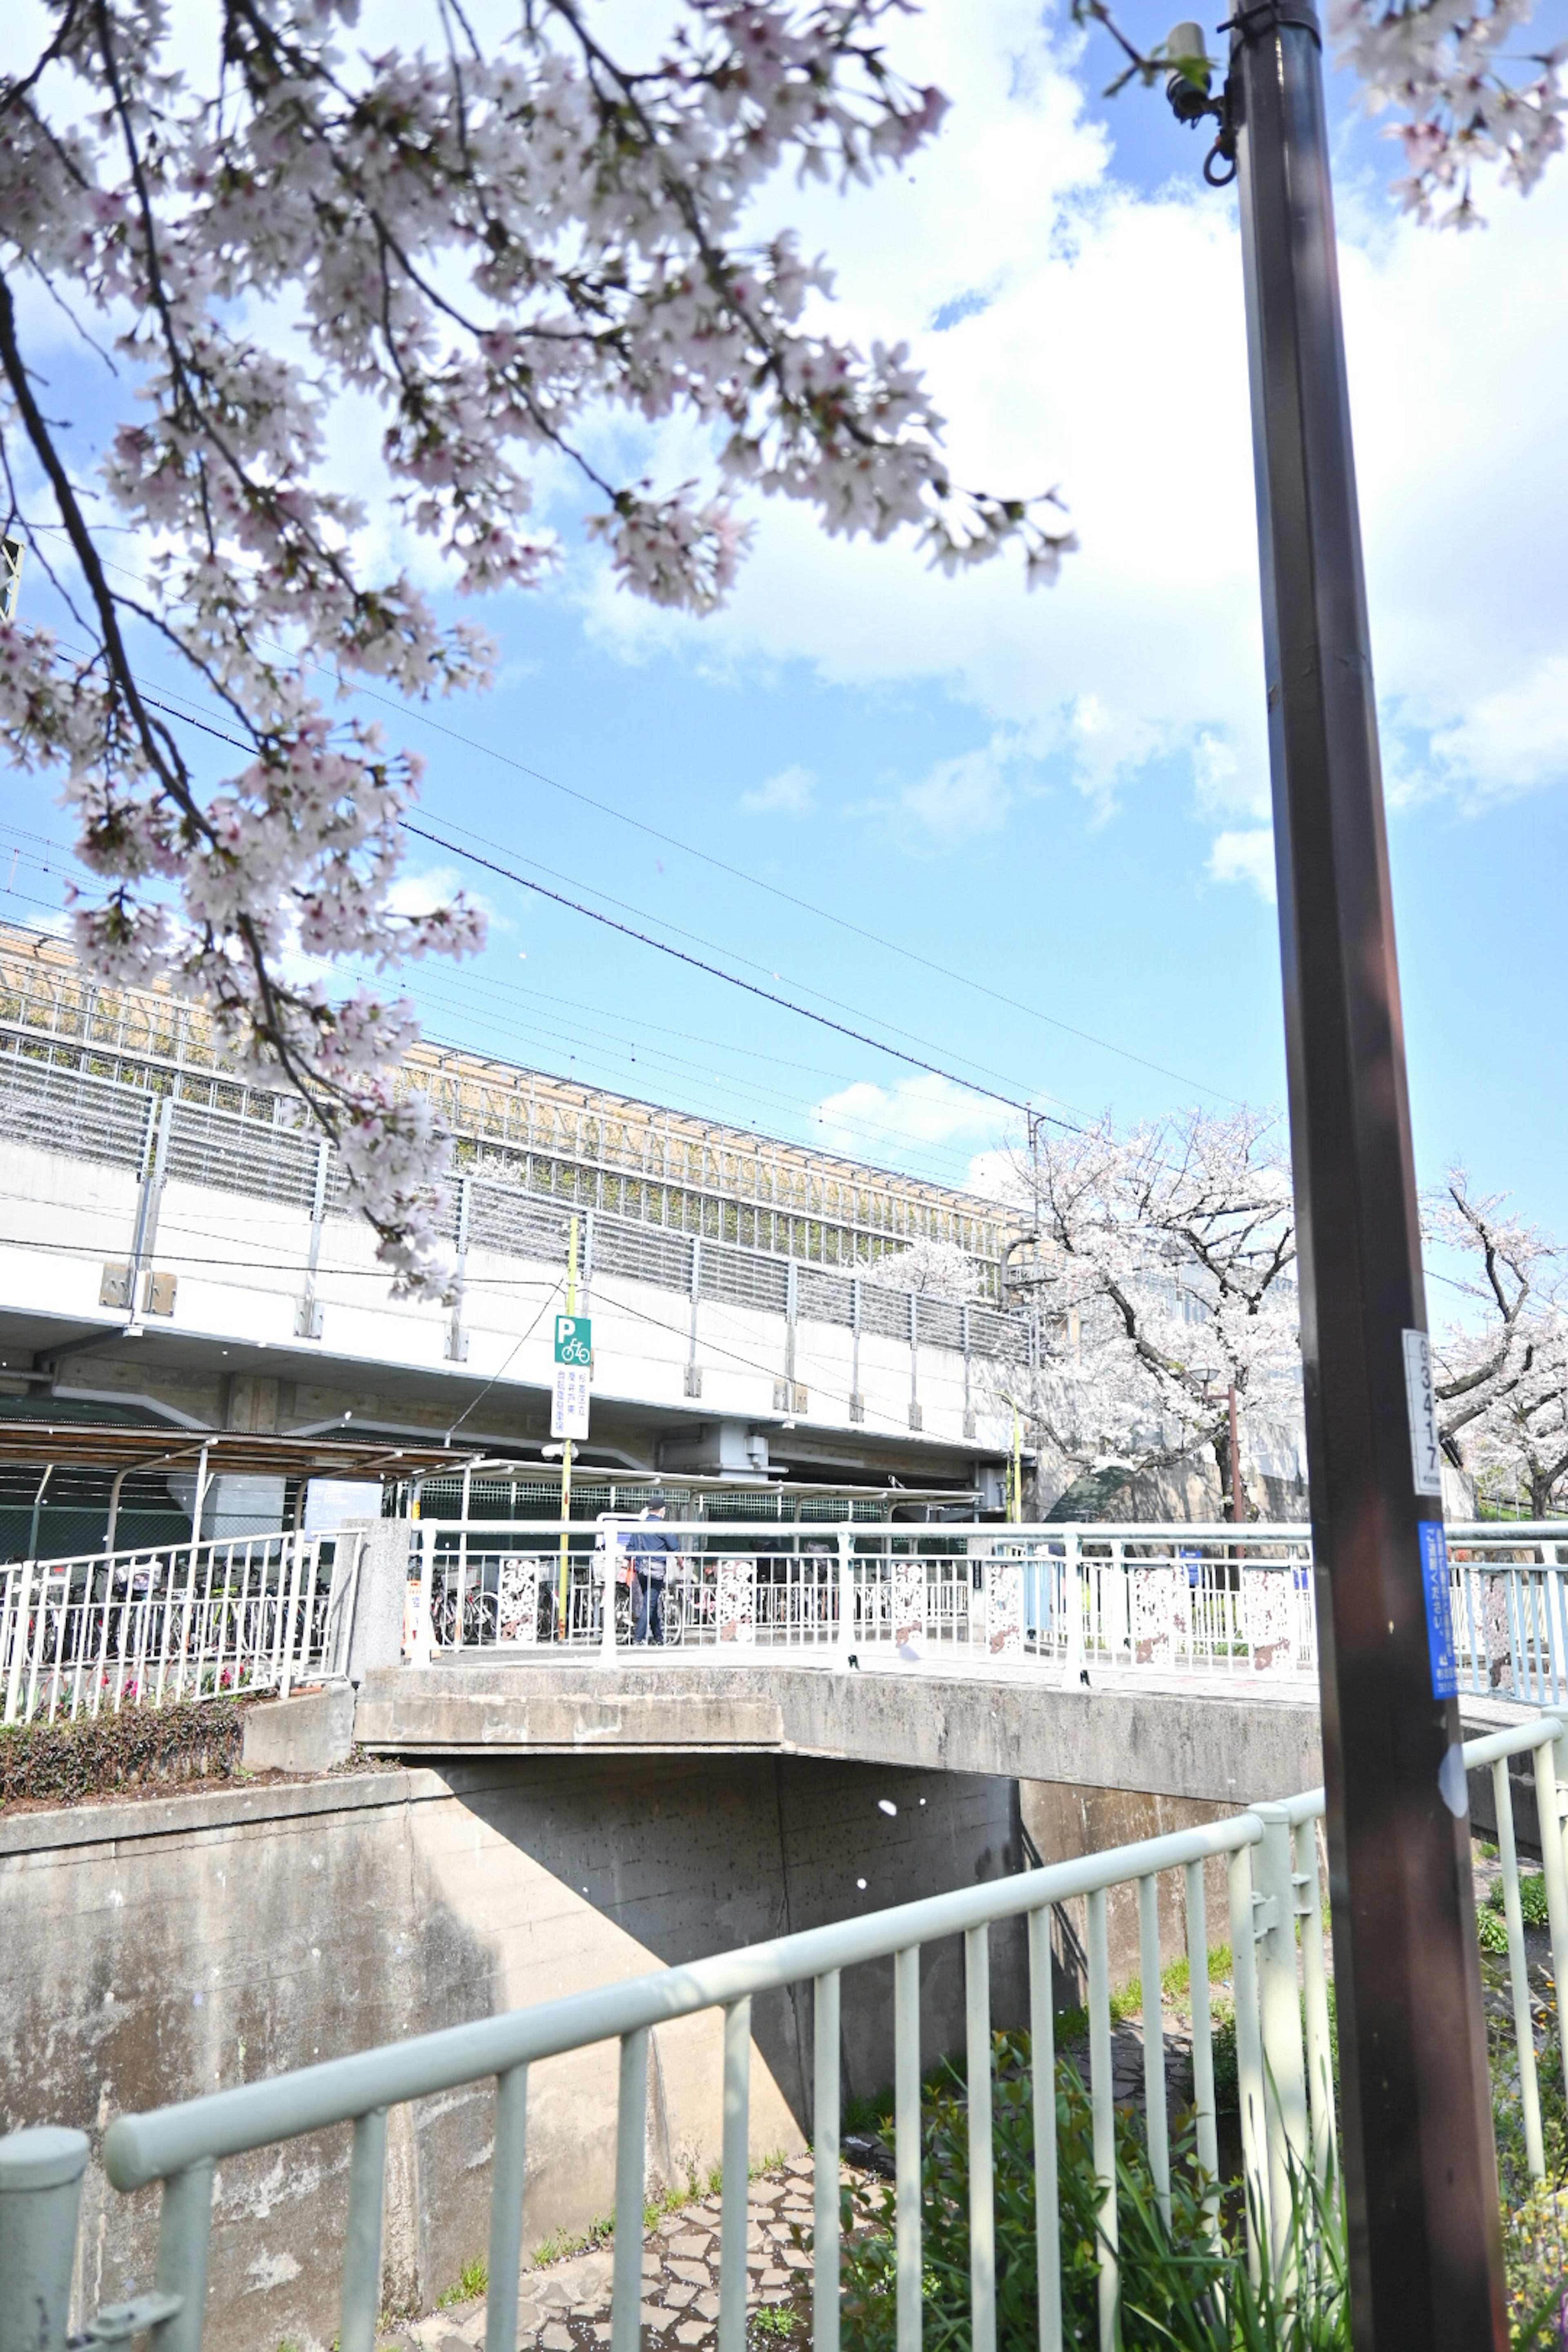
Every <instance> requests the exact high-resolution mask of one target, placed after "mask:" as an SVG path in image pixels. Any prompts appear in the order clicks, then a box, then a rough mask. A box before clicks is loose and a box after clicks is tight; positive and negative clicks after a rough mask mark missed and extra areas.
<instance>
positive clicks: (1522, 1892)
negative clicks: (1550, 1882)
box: [1482, 1870, 1550, 1951]
mask: <svg viewBox="0 0 1568 2352" xmlns="http://www.w3.org/2000/svg"><path fill="white" fill-rule="evenodd" d="M1487 1904H1488V1907H1489V1909H1491V1910H1493V1911H1500V1910H1501V1909H1502V1907H1503V1890H1502V1881H1501V1879H1500V1878H1494V1879H1493V1881H1492V1885H1491V1891H1490V1893H1489V1895H1488V1896H1487ZM1519 1907H1520V1910H1521V1913H1522V1915H1523V1917H1524V1924H1525V1926H1526V1927H1546V1926H1548V1925H1549V1924H1550V1922H1549V1916H1548V1913H1547V1909H1546V1880H1545V1878H1544V1877H1543V1875H1542V1873H1541V1872H1540V1871H1539V1870H1531V1871H1526V1872H1525V1874H1523V1876H1522V1877H1521V1880H1520V1882H1519ZM1482 1917H1483V1924H1484V1919H1485V1914H1483V1915H1482ZM1483 1948H1484V1949H1486V1950H1489V1951H1506V1950H1507V1948H1508V1946H1507V1942H1506V1940H1505V1941H1504V1942H1503V1943H1501V1944H1496V1945H1486V1946H1484V1947H1483Z"/></svg>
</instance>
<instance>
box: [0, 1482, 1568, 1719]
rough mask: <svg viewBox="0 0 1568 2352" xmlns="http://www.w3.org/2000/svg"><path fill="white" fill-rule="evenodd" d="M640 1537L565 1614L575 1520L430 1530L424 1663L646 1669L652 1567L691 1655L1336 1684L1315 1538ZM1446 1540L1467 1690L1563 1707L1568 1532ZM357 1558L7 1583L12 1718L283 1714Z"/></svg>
mask: <svg viewBox="0 0 1568 2352" xmlns="http://www.w3.org/2000/svg"><path fill="white" fill-rule="evenodd" d="M642 1524H644V1523H641V1522H637V1521H630V1520H624V1519H619V1520H606V1521H602V1522H601V1523H599V1524H598V1525H597V1526H595V1525H591V1524H587V1523H583V1522H574V1523H573V1524H572V1525H571V1526H570V1527H569V1528H568V1531H567V1549H566V1555H565V1574H564V1602H565V1606H564V1612H563V1610H562V1606H561V1603H562V1594H563V1576H562V1551H561V1527H560V1522H559V1521H558V1520H527V1521H524V1520H495V1519H471V1520H453V1519H425V1520H420V1521H417V1522H416V1523H414V1524H413V1525H412V1526H410V1527H409V1528H408V1530H407V1534H408V1545H409V1551H408V1593H407V1605H406V1608H405V1637H404V1654H405V1657H406V1658H408V1659H409V1660H411V1661H414V1662H425V1661H428V1660H431V1659H435V1658H455V1657H456V1656H458V1654H460V1653H465V1652H470V1651H475V1650H478V1651H482V1652H488V1653H491V1654H500V1655H510V1654H525V1653H533V1654H537V1653H539V1652H540V1651H542V1650H543V1649H546V1648H557V1647H560V1646H564V1647H565V1648H567V1649H570V1650H574V1651H577V1652H580V1653H581V1652H597V1653H599V1654H601V1655H607V1654H609V1653H610V1650H611V1649H612V1648H613V1649H614V1650H615V1651H616V1652H617V1653H618V1652H620V1651H623V1650H626V1649H627V1648H629V1647H631V1646H634V1613H633V1594H632V1591H631V1590H630V1589H629V1583H628V1579H629V1576H630V1573H631V1570H632V1568H633V1564H634V1559H635V1560H636V1562H637V1565H640V1566H641V1567H642V1568H643V1569H644V1570H647V1569H649V1568H652V1569H654V1570H658V1569H659V1568H662V1569H663V1570H664V1571H665V1574H664V1580H663V1591H662V1610H661V1612H660V1613H661V1615H662V1621H663V1622H662V1628H661V1630H662V1633H663V1637H664V1641H665V1643H667V1644H668V1645H670V1646H676V1645H679V1647H680V1648H681V1649H682V1651H684V1652H688V1653H691V1654H703V1653H708V1654H712V1655H714V1656H715V1657H720V1656H723V1657H731V1658H740V1657H746V1656H756V1655H762V1654H781V1655H782V1654H784V1653H805V1654H818V1655H821V1656H823V1657H824V1658H825V1659H826V1657H828V1656H831V1655H835V1654H837V1655H847V1654H849V1653H850V1652H853V1653H854V1654H856V1655H857V1656H860V1655H862V1654H864V1656H865V1657H866V1659H867V1660H868V1662H869V1661H872V1660H875V1659H878V1658H881V1659H884V1660H885V1661H886V1662H887V1663H889V1664H895V1663H904V1664H914V1663H916V1662H917V1661H920V1660H926V1661H929V1662H930V1663H931V1664H963V1663H964V1662H966V1661H967V1662H974V1663H978V1662H980V1661H983V1660H984V1661H987V1662H994V1663H996V1664H1002V1665H1011V1666H1014V1667H1016V1668H1018V1669H1020V1670H1022V1671H1025V1672H1027V1671H1029V1670H1030V1669H1031V1668H1033V1669H1035V1670H1037V1671H1049V1672H1051V1673H1053V1674H1056V1675H1067V1676H1068V1677H1069V1678H1072V1677H1076V1676H1077V1675H1079V1674H1084V1675H1089V1674H1090V1673H1091V1672H1092V1671H1094V1670H1099V1671H1101V1672H1104V1671H1110V1670H1116V1671H1122V1672H1134V1673H1135V1672H1138V1671H1141V1670H1146V1671H1150V1672H1159V1673H1163V1674H1171V1673H1174V1674H1178V1675H1180V1674H1191V1675H1194V1676H1196V1675H1203V1676H1206V1677H1212V1676H1236V1677H1238V1678H1245V1679H1247V1680H1249V1681H1251V1682H1252V1683H1253V1684H1254V1685H1255V1686H1259V1685H1261V1686H1263V1687H1268V1686H1269V1685H1272V1684H1275V1683H1278V1682H1279V1681H1281V1680H1289V1679H1290V1678H1308V1679H1310V1678H1312V1677H1314V1676H1315V1675H1316V1673H1317V1664H1318V1645H1317V1621H1316V1602H1315V1596H1314V1592H1313V1583H1312V1573H1311V1538H1310V1531H1309V1530H1308V1529H1307V1528H1304V1527H1288V1526H1272V1525H1259V1524H1255V1525H1251V1526H1247V1527H1244V1528H1230V1527H1227V1526H1189V1525H1173V1526H1159V1527H1155V1526H1122V1525H1117V1526H1105V1525H1100V1526H1092V1525H1078V1526H1061V1527H1056V1526H1051V1525H1048V1524H1039V1525H1035V1526H998V1525H996V1524H995V1523H994V1522H993V1523H988V1524H985V1525H963V1526H960V1525H945V1526H943V1525H931V1526H916V1525H910V1526H908V1527H902V1526H898V1525H889V1524H887V1523H880V1524H874V1525H873V1524H869V1523H865V1522H837V1523H835V1522H832V1521H821V1522H816V1523H812V1522H806V1523H805V1524H794V1525H785V1526H781V1525H780V1524H779V1522H777V1521H776V1520H775V1521H764V1522H747V1521H745V1520H742V1519H735V1520H731V1521H724V1520H717V1521H716V1520H713V1519H705V1520H690V1521H686V1522H679V1523H678V1522H659V1523H658V1525H660V1526H661V1527H663V1528H665V1530H666V1532H667V1533H668V1535H669V1537H670V1538H671V1539H672V1541H673V1542H674V1544H675V1546H676V1547H677V1549H675V1551H674V1552H673V1553H659V1554H654V1555H651V1556H650V1555H647V1554H643V1555H634V1554H632V1553H630V1552H628V1550H627V1549H626V1541H625V1538H626V1536H627V1535H628V1534H630V1533H631V1532H632V1531H633V1530H634V1529H635V1528H637V1526H639V1525H642ZM1447 1541H1448V1560H1449V1591H1450V1603H1451V1609H1452V1615H1453V1630H1454V1643H1455V1651H1456V1654H1457V1656H1458V1661H1459V1668H1460V1676H1461V1682H1462V1686H1463V1688H1464V1689H1465V1690H1466V1691H1467V1692H1470V1693H1474V1694H1477V1695H1486V1694H1496V1695H1497V1696H1501V1697H1506V1698H1512V1699H1517V1700H1521V1701H1522V1702H1524V1703H1526V1704H1530V1705H1534V1706H1563V1705H1568V1590H1565V1580H1568V1561H1565V1560H1564V1559H1563V1558H1562V1557H1561V1554H1562V1553H1563V1551H1564V1550H1568V1523H1561V1524H1553V1523H1546V1524H1528V1523H1521V1524H1518V1525H1513V1526H1505V1525H1500V1524H1499V1523H1497V1522H1495V1521H1487V1522H1481V1523H1468V1524H1461V1523H1455V1524H1451V1525H1450V1526H1449V1528H1448V1529H1447ZM362 1549H363V1546H362V1544H361V1542H360V1541H359V1539H358V1538H356V1537H353V1536H350V1535H348V1534H347V1533H346V1532H345V1534H344V1536H343V1537H342V1538H340V1539H337V1540H335V1541H334V1539H333V1538H331V1537H310V1536H304V1535H300V1534H294V1533H285V1534H279V1535H265V1536H249V1537H236V1538H218V1539H211V1538H209V1539H207V1540H205V1541H204V1542H201V1543H184V1544H174V1545H163V1546H160V1547H156V1548H153V1549H136V1550H126V1551H117V1552H111V1553H97V1554H91V1555H88V1556H84V1557H82V1558H79V1559H63V1560H47V1561H41V1560H40V1561H28V1560H24V1561H20V1562H16V1563H13V1564H12V1565H10V1566H8V1567H5V1568H4V1569H0V1706H3V1712H4V1718H5V1722H7V1723H15V1722H17V1721H28V1720H31V1719H32V1718H33V1717H35V1716H44V1717H48V1718H49V1719H50V1720H53V1719H55V1718H57V1717H61V1716H65V1717H76V1716H79V1715H83V1714H87V1715H94V1714H97V1713H99V1712H100V1711H101V1710H103V1709H106V1708H107V1709H110V1710H113V1709H118V1708H120V1707H122V1706H163V1705H164V1704H167V1703H168V1702H170V1701H172V1700H175V1699H181V1698H191V1697H198V1696H216V1695H218V1694H220V1693H225V1692H239V1691H251V1692H261V1691H279V1692H287V1691H288V1690H289V1687H290V1685H292V1684H294V1683H298V1682H300V1681H306V1680H316V1679H319V1678H321V1677H330V1676H332V1675H342V1674H343V1673H344V1672H346V1670H347V1664H348V1649H349V1638H350V1633H351V1629H352V1626H353V1615H354V1606H355V1598H356V1589H357V1585H358V1580H359V1561H360V1558H361V1553H362ZM606 1568H608V1570H609V1574H610V1579H611V1589H612V1591H613V1593H614V1607H613V1609H612V1612H611V1628H610V1632H611V1637H612V1638H611V1640H610V1641H609V1642H606V1639H605V1611H604V1596H605V1574H606ZM394 1606H395V1603H394Z"/></svg>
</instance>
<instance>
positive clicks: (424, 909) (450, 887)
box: [386, 866, 511, 931]
mask: <svg viewBox="0 0 1568 2352" xmlns="http://www.w3.org/2000/svg"><path fill="white" fill-rule="evenodd" d="M459 891H461V892H462V894H463V896H464V897H465V898H467V899H468V904H469V906H470V907H477V908H479V912H480V914H481V915H483V917H484V919H485V920H486V922H487V923H489V927H490V929H492V930H497V931H510V929H511V925H510V922H508V920H507V919H506V917H505V916H504V915H502V914H499V913H498V912H497V910H496V908H495V907H494V905H493V904H492V903H491V901H490V900H489V898H486V896H485V894H484V892H483V891H482V890H476V889H475V888H474V887H473V884H472V883H471V882H470V881H469V879H468V876H467V875H466V874H460V873H459V872H458V868H457V867H456V866H426V867H425V868H424V869H423V871H422V872H420V873H417V874H412V873H408V872H406V871H405V872H404V873H402V874H400V875H399V876H398V877H397V879H396V881H395V883H394V884H393V886H392V887H391V889H390V890H389V891H388V892H387V894H386V903H387V905H388V906H389V907H390V908H391V909H392V911H393V913H394V914H395V915H428V914H432V913H434V911H435V909H436V908H437V907H445V906H448V905H449V904H450V903H451V901H452V900H453V899H454V898H456V897H457V896H458V892H459Z"/></svg>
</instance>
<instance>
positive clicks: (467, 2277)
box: [436, 2254, 490, 2311]
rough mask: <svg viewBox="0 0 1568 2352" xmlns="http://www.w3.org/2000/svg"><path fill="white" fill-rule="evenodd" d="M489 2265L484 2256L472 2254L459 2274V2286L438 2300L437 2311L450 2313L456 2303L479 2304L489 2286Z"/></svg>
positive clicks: (452, 2288)
mask: <svg viewBox="0 0 1568 2352" xmlns="http://www.w3.org/2000/svg"><path fill="white" fill-rule="evenodd" d="M489 2283H490V2273H489V2263H487V2262H486V2261H485V2258H484V2256H483V2254H472V2255H470V2256H469V2258H468V2261H467V2262H466V2263H464V2264H463V2267H462V2269H461V2270H460V2271H459V2272H458V2278H457V2284H455V2285H453V2286H449V2287H447V2290H446V2292H445V2293H444V2294H438V2295H437V2298H436V2308H437V2311H450V2310H451V2308H452V2305H454V2304H455V2303H478V2301H479V2297H480V2295H481V2294H484V2292H485V2289H486V2288H487V2287H488V2286H489Z"/></svg>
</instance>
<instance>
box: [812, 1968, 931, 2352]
mask: <svg viewBox="0 0 1568 2352" xmlns="http://www.w3.org/2000/svg"><path fill="white" fill-rule="evenodd" d="M900 1957H901V1956H900ZM893 1967H894V1985H895V1990H896V1988H897V1984H898V1974H897V1971H898V1967H899V1962H898V1960H895V1961H894V1963H893ZM838 2024H839V2011H838V1971H837V1969H829V1970H828V1971H827V1973H826V1975H824V1976H820V1977H818V1978H817V1979H816V1990H815V1992H814V1995H813V2026H814V2033H813V2050H812V2090H813V2097H812V2105H811V2138H812V2157H813V2163H812V2205H813V2230H812V2254H811V2342H812V2352H838V2296H839V2278H840V2269H839V2246H838V2238H839V2215H838V2171H839V2166H838V2069H839V2051H838ZM895 2063H898V2061H897V2059H895ZM918 2201H919V2200H918V2199H917V2217H918ZM900 2352H901V2347H900Z"/></svg>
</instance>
